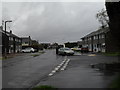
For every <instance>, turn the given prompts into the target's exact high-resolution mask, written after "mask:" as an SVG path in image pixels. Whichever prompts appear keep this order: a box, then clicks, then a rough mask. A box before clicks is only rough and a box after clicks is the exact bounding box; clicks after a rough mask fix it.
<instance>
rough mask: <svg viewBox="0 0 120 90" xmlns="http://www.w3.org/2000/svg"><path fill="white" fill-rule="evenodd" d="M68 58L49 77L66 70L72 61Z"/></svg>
mask: <svg viewBox="0 0 120 90" xmlns="http://www.w3.org/2000/svg"><path fill="white" fill-rule="evenodd" d="M66 58H67V57H65V59H64V60H63V61H62V62H61V63H60V64H59V65H58V66H57V67H55V69H54V70H52V72H51V73H50V74H49V75H48V76H53V75H54V74H55V73H56V72H58V71H59V70H61V71H63V70H65V69H66V67H67V65H68V63H69V62H70V59H66ZM60 68H61V69H60Z"/></svg>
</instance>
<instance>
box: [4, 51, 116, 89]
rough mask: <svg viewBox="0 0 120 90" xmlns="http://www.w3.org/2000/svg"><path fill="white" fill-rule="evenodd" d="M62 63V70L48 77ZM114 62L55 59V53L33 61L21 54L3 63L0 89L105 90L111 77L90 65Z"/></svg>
mask: <svg viewBox="0 0 120 90" xmlns="http://www.w3.org/2000/svg"><path fill="white" fill-rule="evenodd" d="M65 59H69V60H70V61H69V63H68V65H67V66H66V69H65V70H58V71H57V72H55V73H54V74H53V75H52V76H48V75H49V74H50V73H51V71H53V70H54V68H55V67H57V66H58V65H59V64H60V63H61V62H62V61H63V60H65ZM117 60H118V58H117V57H106V56H101V55H93V56H90V54H83V55H80V54H79V53H78V54H76V55H75V56H59V55H56V54H55V50H47V51H46V53H44V54H42V55H40V56H37V57H33V56H31V54H25V55H23V56H18V57H15V58H11V59H8V60H4V61H3V88H31V87H34V86H37V85H51V86H54V87H56V88H105V87H107V86H108V85H109V83H110V82H111V80H112V79H113V78H114V76H115V74H114V73H111V72H102V71H99V70H98V69H95V68H94V69H93V68H91V66H90V64H96V63H101V62H113V61H117ZM63 66H64V65H63ZM63 66H61V68H62V67H63Z"/></svg>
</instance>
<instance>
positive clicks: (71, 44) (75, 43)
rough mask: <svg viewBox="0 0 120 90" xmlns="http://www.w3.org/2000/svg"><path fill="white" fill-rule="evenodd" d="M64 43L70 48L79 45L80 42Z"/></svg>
mask: <svg viewBox="0 0 120 90" xmlns="http://www.w3.org/2000/svg"><path fill="white" fill-rule="evenodd" d="M64 44H65V47H68V48H73V47H78V42H67V43H64Z"/></svg>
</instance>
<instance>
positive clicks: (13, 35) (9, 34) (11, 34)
mask: <svg viewBox="0 0 120 90" xmlns="http://www.w3.org/2000/svg"><path fill="white" fill-rule="evenodd" d="M2 33H5V31H4V30H2ZM6 34H7V35H8V36H11V37H16V38H20V37H19V36H17V35H15V34H13V33H10V32H8V31H6Z"/></svg>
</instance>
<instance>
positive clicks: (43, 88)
mask: <svg viewBox="0 0 120 90" xmlns="http://www.w3.org/2000/svg"><path fill="white" fill-rule="evenodd" d="M32 90H57V88H55V87H53V86H48V85H41V86H37V87H34V88H32Z"/></svg>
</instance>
